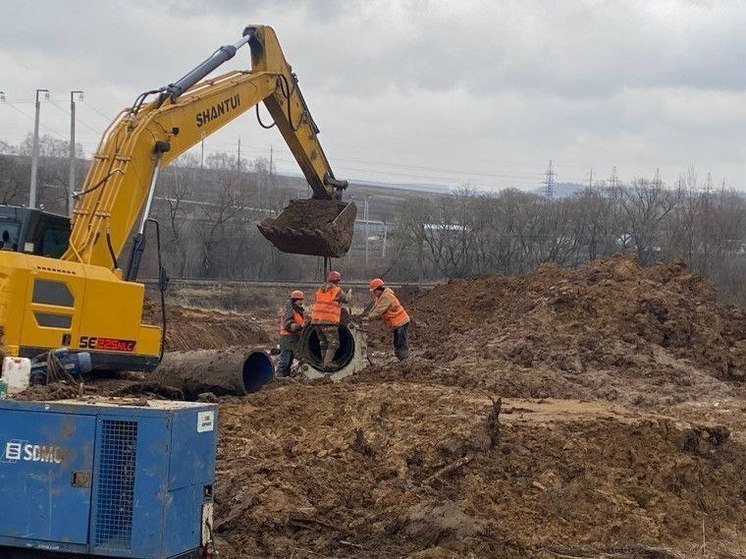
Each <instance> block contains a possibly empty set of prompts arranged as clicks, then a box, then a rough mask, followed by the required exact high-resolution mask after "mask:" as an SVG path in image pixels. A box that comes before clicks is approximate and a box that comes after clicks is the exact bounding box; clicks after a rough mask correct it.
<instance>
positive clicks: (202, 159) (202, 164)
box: [199, 138, 205, 171]
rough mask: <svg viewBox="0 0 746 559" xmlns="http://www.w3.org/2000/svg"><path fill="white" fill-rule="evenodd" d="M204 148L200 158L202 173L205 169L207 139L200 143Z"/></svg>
mask: <svg viewBox="0 0 746 559" xmlns="http://www.w3.org/2000/svg"><path fill="white" fill-rule="evenodd" d="M200 144H201V146H202V155H201V156H200V158H199V169H200V171H201V170H203V169H204V168H205V139H204V138H202V141H201V142H200Z"/></svg>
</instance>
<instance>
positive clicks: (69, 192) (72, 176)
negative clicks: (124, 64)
mask: <svg viewBox="0 0 746 559" xmlns="http://www.w3.org/2000/svg"><path fill="white" fill-rule="evenodd" d="M76 95H77V96H78V100H79V101H82V100H83V92H82V91H81V90H79V89H74V90H73V91H71V92H70V174H69V177H68V181H67V215H68V216H69V217H70V218H72V217H73V207H74V205H75V204H74V203H73V192H74V191H75V96H76Z"/></svg>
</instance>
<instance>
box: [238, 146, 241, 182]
mask: <svg viewBox="0 0 746 559" xmlns="http://www.w3.org/2000/svg"><path fill="white" fill-rule="evenodd" d="M238 188H239V190H240V189H241V136H239V137H238Z"/></svg>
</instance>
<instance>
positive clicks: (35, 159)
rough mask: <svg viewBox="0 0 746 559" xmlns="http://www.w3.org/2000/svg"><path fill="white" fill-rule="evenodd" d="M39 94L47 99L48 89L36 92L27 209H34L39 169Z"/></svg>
mask: <svg viewBox="0 0 746 559" xmlns="http://www.w3.org/2000/svg"><path fill="white" fill-rule="evenodd" d="M39 93H44V98H45V99H49V90H48V89H37V90H36V117H35V118H34V147H33V150H32V152H31V187H30V189H29V196H28V207H29V208H35V207H36V172H37V170H38V169H39V112H40V109H41V102H40V101H39Z"/></svg>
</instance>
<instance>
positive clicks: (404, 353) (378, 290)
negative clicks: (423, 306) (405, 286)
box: [364, 278, 409, 361]
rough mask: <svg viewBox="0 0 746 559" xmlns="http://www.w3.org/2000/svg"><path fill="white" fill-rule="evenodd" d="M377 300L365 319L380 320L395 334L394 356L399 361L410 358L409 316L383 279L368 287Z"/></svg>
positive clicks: (376, 280) (373, 280)
mask: <svg viewBox="0 0 746 559" xmlns="http://www.w3.org/2000/svg"><path fill="white" fill-rule="evenodd" d="M368 288H369V289H370V292H371V293H372V294H373V296H374V297H375V298H376V302H375V305H374V306H373V308H372V309H371V310H370V312H369V313H368V315H367V316H366V317H364V319H367V320H371V319H375V318H380V319H381V320H383V323H384V324H385V325H386V327H387V328H389V329H390V330H392V331H393V333H394V354H395V355H396V357H398V358H399V361H404V360H405V359H406V358H407V357H409V345H408V344H407V330H408V329H409V315H408V314H407V311H405V310H404V307H402V305H401V303H400V302H399V299H397V298H396V295H395V294H394V291H393V290H392V289H391V288H390V287H386V286H385V285H384V284H383V280H382V279H381V278H374V279H372V280H371V282H370V285H369V286H368Z"/></svg>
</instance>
